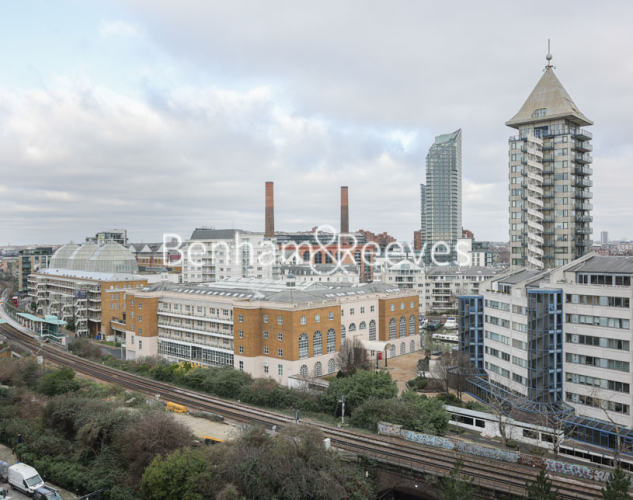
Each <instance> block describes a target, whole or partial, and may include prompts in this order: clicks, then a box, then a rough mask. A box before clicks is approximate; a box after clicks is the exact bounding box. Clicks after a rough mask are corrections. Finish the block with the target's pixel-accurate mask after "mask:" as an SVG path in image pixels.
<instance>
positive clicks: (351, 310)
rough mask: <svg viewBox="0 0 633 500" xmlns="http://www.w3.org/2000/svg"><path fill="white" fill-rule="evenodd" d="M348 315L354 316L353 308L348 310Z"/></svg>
mask: <svg viewBox="0 0 633 500" xmlns="http://www.w3.org/2000/svg"><path fill="white" fill-rule="evenodd" d="M349 315H350V316H353V315H354V308H353V307H352V308H350V310H349Z"/></svg>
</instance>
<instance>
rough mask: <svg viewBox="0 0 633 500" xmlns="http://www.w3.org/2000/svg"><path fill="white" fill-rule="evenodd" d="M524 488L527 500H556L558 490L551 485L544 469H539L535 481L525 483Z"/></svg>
mask: <svg viewBox="0 0 633 500" xmlns="http://www.w3.org/2000/svg"><path fill="white" fill-rule="evenodd" d="M525 487H526V490H527V497H526V498H527V499H528V500H556V498H558V490H557V489H556V488H554V486H553V485H552V480H551V479H550V477H549V476H548V475H547V473H546V472H545V469H541V472H539V473H538V476H536V480H535V481H532V482H529V481H528V482H526V483H525Z"/></svg>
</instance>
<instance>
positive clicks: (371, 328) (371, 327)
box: [369, 319, 376, 340]
mask: <svg viewBox="0 0 633 500" xmlns="http://www.w3.org/2000/svg"><path fill="white" fill-rule="evenodd" d="M369 340H376V321H375V320H373V319H372V320H371V321H370V322H369Z"/></svg>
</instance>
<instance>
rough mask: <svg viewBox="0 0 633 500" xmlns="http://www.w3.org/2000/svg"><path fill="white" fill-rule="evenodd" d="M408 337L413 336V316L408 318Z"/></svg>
mask: <svg viewBox="0 0 633 500" xmlns="http://www.w3.org/2000/svg"><path fill="white" fill-rule="evenodd" d="M409 335H415V316H414V315H413V314H412V315H411V316H409Z"/></svg>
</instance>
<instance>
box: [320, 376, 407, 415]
mask: <svg viewBox="0 0 633 500" xmlns="http://www.w3.org/2000/svg"><path fill="white" fill-rule="evenodd" d="M342 394H345V413H346V414H348V415H349V414H351V413H352V412H353V411H354V409H355V408H357V407H358V406H360V405H361V404H362V403H363V401H366V400H367V399H369V398H371V397H373V398H378V399H391V398H395V397H396V396H397V395H398V385H397V384H396V383H395V382H394V381H393V380H392V378H391V374H390V373H389V372H383V371H380V372H378V373H374V372H368V371H364V370H361V371H359V372H356V373H355V374H354V375H352V376H351V377H342V378H335V379H333V380H332V381H330V385H329V386H328V388H327V389H326V390H325V392H324V393H323V394H322V395H321V406H322V407H323V411H325V412H326V413H330V414H334V413H335V410H336V408H337V407H338V406H339V405H338V402H339V400H340V397H341V395H342Z"/></svg>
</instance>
